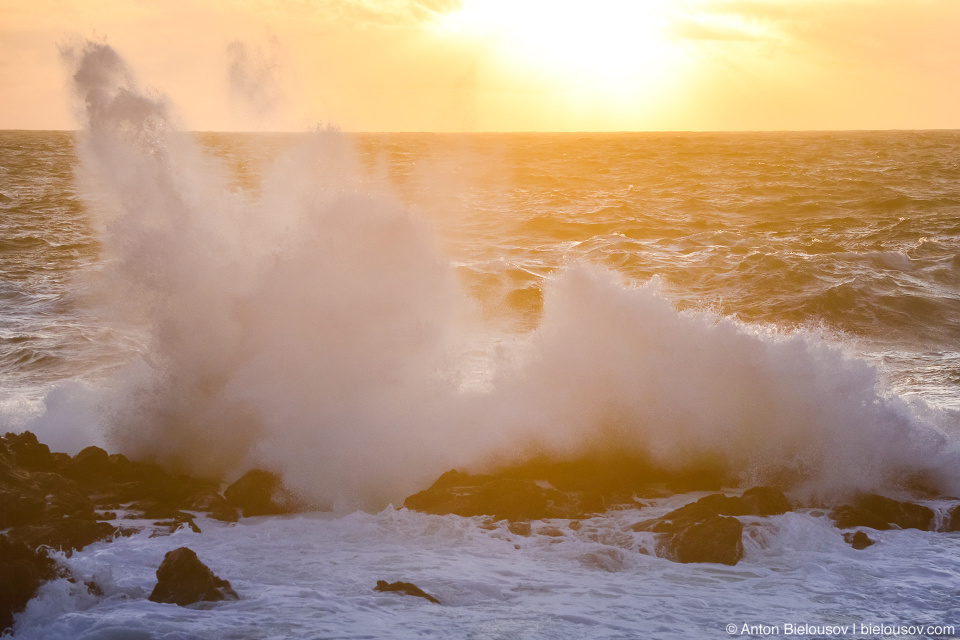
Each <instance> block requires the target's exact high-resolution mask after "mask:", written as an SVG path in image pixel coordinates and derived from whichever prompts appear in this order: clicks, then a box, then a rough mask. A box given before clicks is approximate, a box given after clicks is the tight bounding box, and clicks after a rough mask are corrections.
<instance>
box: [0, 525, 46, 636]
mask: <svg viewBox="0 0 960 640" xmlns="http://www.w3.org/2000/svg"><path fill="white" fill-rule="evenodd" d="M55 576H56V565H55V564H54V562H53V561H52V560H51V559H50V558H48V557H47V554H46V553H45V552H43V551H35V550H34V549H32V548H31V547H29V546H27V545H25V544H23V543H18V542H13V541H11V540H9V539H8V538H7V537H6V536H2V535H0V633H3V631H4V630H5V629H7V628H9V627H11V626H12V625H13V615H14V614H15V613H18V612H19V611H22V610H23V608H24V607H25V606H26V605H27V602H29V601H30V599H31V598H32V597H33V596H34V594H36V592H37V589H39V588H40V585H41V584H42V583H44V582H45V581H47V580H50V579H52V578H54V577H55Z"/></svg>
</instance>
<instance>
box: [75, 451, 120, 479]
mask: <svg viewBox="0 0 960 640" xmlns="http://www.w3.org/2000/svg"><path fill="white" fill-rule="evenodd" d="M109 462H110V455H109V454H108V453H107V452H106V451H104V450H103V449H101V448H100V447H87V448H86V449H83V450H81V451H80V453H78V454H77V455H75V456H73V459H72V460H71V461H70V464H69V465H67V467H66V469H64V475H66V476H68V477H70V478H73V479H75V480H79V481H81V482H86V481H89V480H92V479H95V478H99V477H102V476H106V475H107V474H108V472H109V467H108V464H109Z"/></svg>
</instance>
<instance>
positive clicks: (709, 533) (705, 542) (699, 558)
mask: <svg viewBox="0 0 960 640" xmlns="http://www.w3.org/2000/svg"><path fill="white" fill-rule="evenodd" d="M742 537H743V524H741V523H740V521H739V520H737V519H736V518H727V517H723V516H718V515H712V516H708V517H707V518H705V519H703V520H698V521H695V522H692V523H689V524H686V525H683V526H680V527H679V528H678V530H677V531H676V532H675V533H673V534H672V535H668V536H663V537H661V539H660V541H659V543H658V548H657V551H658V555H661V556H662V557H666V558H669V559H670V560H674V561H676V562H684V563H688V562H715V563H718V564H727V565H735V564H737V562H739V561H740V559H741V558H742V557H743V540H742Z"/></svg>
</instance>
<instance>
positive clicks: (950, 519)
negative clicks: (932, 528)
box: [943, 504, 960, 531]
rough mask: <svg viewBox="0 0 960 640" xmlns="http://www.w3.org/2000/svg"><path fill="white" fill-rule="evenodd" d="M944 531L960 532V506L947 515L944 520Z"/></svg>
mask: <svg viewBox="0 0 960 640" xmlns="http://www.w3.org/2000/svg"><path fill="white" fill-rule="evenodd" d="M943 527H944V531H960V504H958V505H956V506H955V507H953V508H952V509H950V511H949V512H948V513H947V517H946V518H944V520H943Z"/></svg>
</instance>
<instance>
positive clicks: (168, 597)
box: [149, 547, 240, 607]
mask: <svg viewBox="0 0 960 640" xmlns="http://www.w3.org/2000/svg"><path fill="white" fill-rule="evenodd" d="M149 599H150V600H151V601H152V602H160V603H165V604H177V605H180V606H181V607H184V606H187V605H189V604H194V603H197V602H219V601H221V600H239V599H240V596H238V595H237V592H236V591H234V590H233V588H232V587H231V586H230V582H229V581H227V580H224V579H223V578H219V577H217V576H216V575H214V573H213V572H212V571H211V570H210V568H209V567H207V565H205V564H203V563H202V562H201V561H200V559H199V558H198V557H197V554H196V553H195V552H194V551H193V550H192V549H190V548H188V547H180V548H179V549H174V550H173V551H169V552H167V554H166V555H165V556H164V558H163V562H162V563H161V564H160V567H159V568H158V569H157V586H156V587H154V589H153V592H152V593H151V594H150V598H149Z"/></svg>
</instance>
